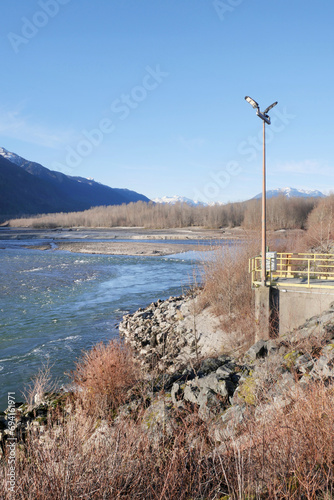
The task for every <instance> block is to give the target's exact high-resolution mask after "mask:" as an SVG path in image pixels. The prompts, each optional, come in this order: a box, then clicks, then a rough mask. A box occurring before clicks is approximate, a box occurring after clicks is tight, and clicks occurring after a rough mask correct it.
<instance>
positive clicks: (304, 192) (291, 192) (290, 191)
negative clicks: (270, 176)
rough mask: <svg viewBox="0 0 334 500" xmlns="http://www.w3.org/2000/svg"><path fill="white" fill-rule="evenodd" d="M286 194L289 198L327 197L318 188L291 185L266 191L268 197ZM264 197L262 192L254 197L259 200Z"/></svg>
mask: <svg viewBox="0 0 334 500" xmlns="http://www.w3.org/2000/svg"><path fill="white" fill-rule="evenodd" d="M280 195H284V196H286V197H287V198H325V195H324V194H323V193H321V192H320V191H318V190H317V189H295V188H291V187H286V188H278V189H269V190H268V191H266V197H267V198H274V197H275V196H280ZM261 198H262V193H259V194H257V195H256V196H254V198H252V199H253V200H259V199H261Z"/></svg>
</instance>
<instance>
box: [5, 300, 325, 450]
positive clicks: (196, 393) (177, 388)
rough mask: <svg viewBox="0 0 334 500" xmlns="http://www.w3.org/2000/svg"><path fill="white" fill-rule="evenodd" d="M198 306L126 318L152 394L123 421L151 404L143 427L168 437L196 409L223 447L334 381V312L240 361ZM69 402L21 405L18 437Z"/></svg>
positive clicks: (183, 304) (125, 331) (53, 399)
mask: <svg viewBox="0 0 334 500" xmlns="http://www.w3.org/2000/svg"><path fill="white" fill-rule="evenodd" d="M192 305H193V298H192V297H191V296H190V295H187V296H182V297H171V298H170V299H168V300H166V301H161V300H159V301H157V302H155V303H153V304H150V305H149V306H148V307H147V308H145V309H140V310H138V311H136V312H135V313H133V314H128V315H126V316H125V317H124V318H123V321H122V322H121V324H120V334H121V336H122V337H123V338H124V340H125V342H127V343H128V344H130V345H131V347H132V349H133V352H134V354H135V356H136V357H137V359H138V361H139V363H140V365H141V367H142V373H143V380H145V381H146V383H145V384H144V385H143V387H145V391H146V392H145V393H144V394H143V391H142V393H141V395H140V396H138V397H137V399H136V397H134V396H133V392H132V393H131V397H129V403H128V404H126V405H125V406H123V407H121V408H120V410H119V411H118V414H117V417H116V418H118V419H119V418H123V416H124V415H129V414H131V413H133V412H136V410H137V409H138V408H139V407H140V405H142V402H143V400H145V408H146V409H145V412H144V414H143V417H142V422H143V425H144V427H146V428H147V429H149V430H150V431H153V434H154V432H157V431H159V430H160V431H161V432H162V429H163V432H168V426H169V425H172V422H173V421H175V419H173V418H172V417H173V416H174V415H175V412H176V411H179V410H182V409H186V410H187V411H189V409H190V410H191V409H193V411H196V412H197V414H198V415H199V417H200V418H201V419H202V420H204V421H210V422H213V425H212V426H211V425H210V428H212V435H213V437H214V439H215V440H216V441H217V442H219V441H220V440H222V439H226V436H231V435H233V436H234V435H235V431H236V429H237V428H238V424H239V423H240V422H241V421H242V420H243V418H244V416H245V415H246V414H247V411H253V412H255V414H256V416H257V418H259V419H261V418H262V416H263V415H266V414H267V413H268V412H270V411H275V409H277V408H284V407H285V406H286V405H288V404H289V402H291V397H292V395H294V394H297V393H298V390H299V388H303V387H306V386H307V384H309V383H310V381H314V380H320V381H323V382H324V383H326V384H332V383H333V382H334V310H332V309H331V310H329V311H327V312H326V313H324V314H322V315H320V316H317V317H314V318H311V319H310V320H308V321H307V322H306V323H305V324H304V325H302V326H301V327H300V328H298V329H296V330H294V331H293V332H291V333H290V334H288V335H286V336H285V337H284V338H278V339H272V340H267V341H265V340H260V341H259V342H257V343H256V344H254V345H253V346H252V347H251V348H250V349H249V350H248V351H247V352H246V353H245V354H244V355H243V356H240V357H239V358H235V357H233V356H232V355H230V354H229V353H227V352H225V353H224V352H223V343H219V342H217V336H219V330H218V329H216V328H213V326H212V325H213V324H214V326H217V325H216V323H213V324H212V322H211V323H210V325H209V326H210V328H208V329H209V330H210V335H205V331H204V326H203V324H204V323H202V325H201V328H199V329H198V328H197V327H196V321H195V322H194V320H193V319H194V318H193V315H190V316H189V311H191V306H192ZM185 314H188V316H187V317H185V316H184V315H185ZM202 319H203V318H202ZM211 319H212V318H211ZM191 325H192V326H191ZM210 343H211V344H210ZM208 344H209V345H208ZM65 400H66V395H59V394H58V395H53V396H50V395H49V396H45V397H44V399H42V400H40V401H38V402H37V403H36V404H34V405H30V406H28V405H27V404H24V405H17V407H16V409H15V410H16V427H15V435H16V436H17V438H18V439H24V436H25V434H26V432H27V431H28V429H31V428H33V429H40V431H39V432H40V433H41V434H42V428H43V426H44V425H45V424H46V422H47V415H48V411H49V410H50V409H52V408H57V407H59V408H61V409H62V410H64V401H65ZM9 416H10V414H9V413H8V412H5V413H3V414H2V415H1V416H0V439H1V446H2V449H4V446H5V441H6V439H8V437H9V436H10V435H12V434H11V431H12V430H13V429H12V430H11V425H9ZM222 436H224V437H222Z"/></svg>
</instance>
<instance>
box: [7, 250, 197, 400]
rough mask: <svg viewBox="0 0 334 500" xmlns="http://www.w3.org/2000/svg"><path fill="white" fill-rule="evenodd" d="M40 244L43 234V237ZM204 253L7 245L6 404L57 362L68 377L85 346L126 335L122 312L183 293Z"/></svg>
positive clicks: (56, 369) (57, 371)
mask: <svg viewBox="0 0 334 500" xmlns="http://www.w3.org/2000/svg"><path fill="white" fill-rule="evenodd" d="M35 243H36V241H35ZM198 258H199V256H198V255H197V254H196V252H191V253H190V252H189V253H188V254H179V255H175V256H169V257H131V256H107V255H87V254H85V255H83V254H74V253H68V252H60V251H45V252H43V251H39V250H26V249H23V248H8V247H7V248H5V249H1V250H0V259H1V268H0V278H1V280H0V409H2V410H3V409H4V407H5V406H6V400H7V392H8V391H13V392H15V393H16V399H17V401H18V400H22V394H21V391H22V389H23V386H24V385H25V384H26V383H27V382H28V381H29V379H30V378H31V377H32V376H33V375H35V374H36V372H37V371H38V369H39V368H40V367H41V366H42V365H43V363H44V364H45V363H46V362H48V361H49V364H50V366H52V368H51V372H52V375H53V376H54V377H56V378H58V379H59V381H60V382H63V383H66V381H67V377H66V376H64V372H69V371H70V370H71V369H73V368H74V361H75V359H76V358H78V357H79V356H80V353H81V351H82V350H83V349H88V348H90V347H91V346H92V345H94V344H95V343H96V342H99V341H101V340H108V339H111V338H113V337H115V336H118V329H117V324H118V322H119V321H120V320H121V318H122V316H123V315H124V314H126V313H127V312H129V311H133V310H135V309H137V308H138V307H143V306H146V305H147V304H149V303H150V302H153V301H156V300H157V299H158V298H162V299H163V298H167V297H169V296H170V295H178V294H180V293H181V292H182V290H183V289H184V288H186V287H187V286H189V284H190V282H191V281H192V280H193V269H194V265H193V261H194V260H196V259H198Z"/></svg>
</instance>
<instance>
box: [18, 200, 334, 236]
mask: <svg viewBox="0 0 334 500" xmlns="http://www.w3.org/2000/svg"><path fill="white" fill-rule="evenodd" d="M327 199H331V197H328V198H325V200H327ZM333 199H334V197H333ZM324 203H325V202H324V201H323V200H321V201H319V199H316V198H286V197H284V196H283V195H282V196H278V197H275V198H271V199H269V200H268V201H267V223H268V228H269V229H273V230H276V229H294V228H296V229H304V228H305V227H306V225H307V219H308V217H309V215H310V214H311V212H312V211H313V210H314V209H315V208H316V207H317V206H318V205H319V206H320V207H323V206H324ZM330 206H332V205H330ZM333 206H334V202H333ZM326 207H327V205H326ZM321 210H325V209H324V208H323V209H321ZM326 210H327V208H326ZM327 211H328V210H327ZM327 211H326V217H327ZM324 213H325V212H324ZM260 225H261V200H249V201H245V202H238V203H228V204H226V205H218V204H216V205H213V206H207V207H205V206H190V205H187V204H186V203H176V204H175V205H168V204H160V203H152V202H150V203H145V202H142V201H139V202H137V203H130V204H128V205H125V204H124V205H117V206H100V207H94V208H91V209H90V210H85V211H83V212H70V213H57V214H47V215H41V216H36V217H29V218H23V219H13V220H11V221H10V226H12V227H14V226H15V227H18V226H28V227H34V228H54V227H78V226H83V227H120V226H126V227H138V226H140V227H146V228H157V229H159V228H162V229H164V228H177V227H190V226H200V227H205V228H212V229H217V228H221V227H238V226H243V227H244V228H246V229H257V228H259V227H260Z"/></svg>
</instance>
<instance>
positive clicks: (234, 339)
mask: <svg viewBox="0 0 334 500" xmlns="http://www.w3.org/2000/svg"><path fill="white" fill-rule="evenodd" d="M258 252H259V245H258V241H257V240H256V239H254V238H251V237H247V234H246V233H245V240H244V241H243V242H242V243H240V242H235V243H232V244H230V245H228V246H227V245H226V246H222V247H219V248H218V249H216V250H214V255H213V259H211V260H209V261H207V262H205V263H204V264H203V267H202V281H203V290H202V292H201V295H200V297H199V304H200V306H201V307H202V308H203V309H204V308H205V307H207V306H211V307H212V308H213V310H214V312H215V314H216V315H217V316H219V318H220V320H221V328H222V329H223V330H224V331H226V332H227V333H228V334H229V341H228V342H227V344H226V346H225V349H226V350H227V351H230V352H231V351H232V352H239V353H241V352H242V351H244V350H247V348H248V347H249V346H250V345H251V344H252V343H253V342H254V336H255V319H254V294H253V291H252V289H251V283H250V277H249V272H248V266H249V258H250V257H253V256H255V255H257V254H258Z"/></svg>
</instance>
